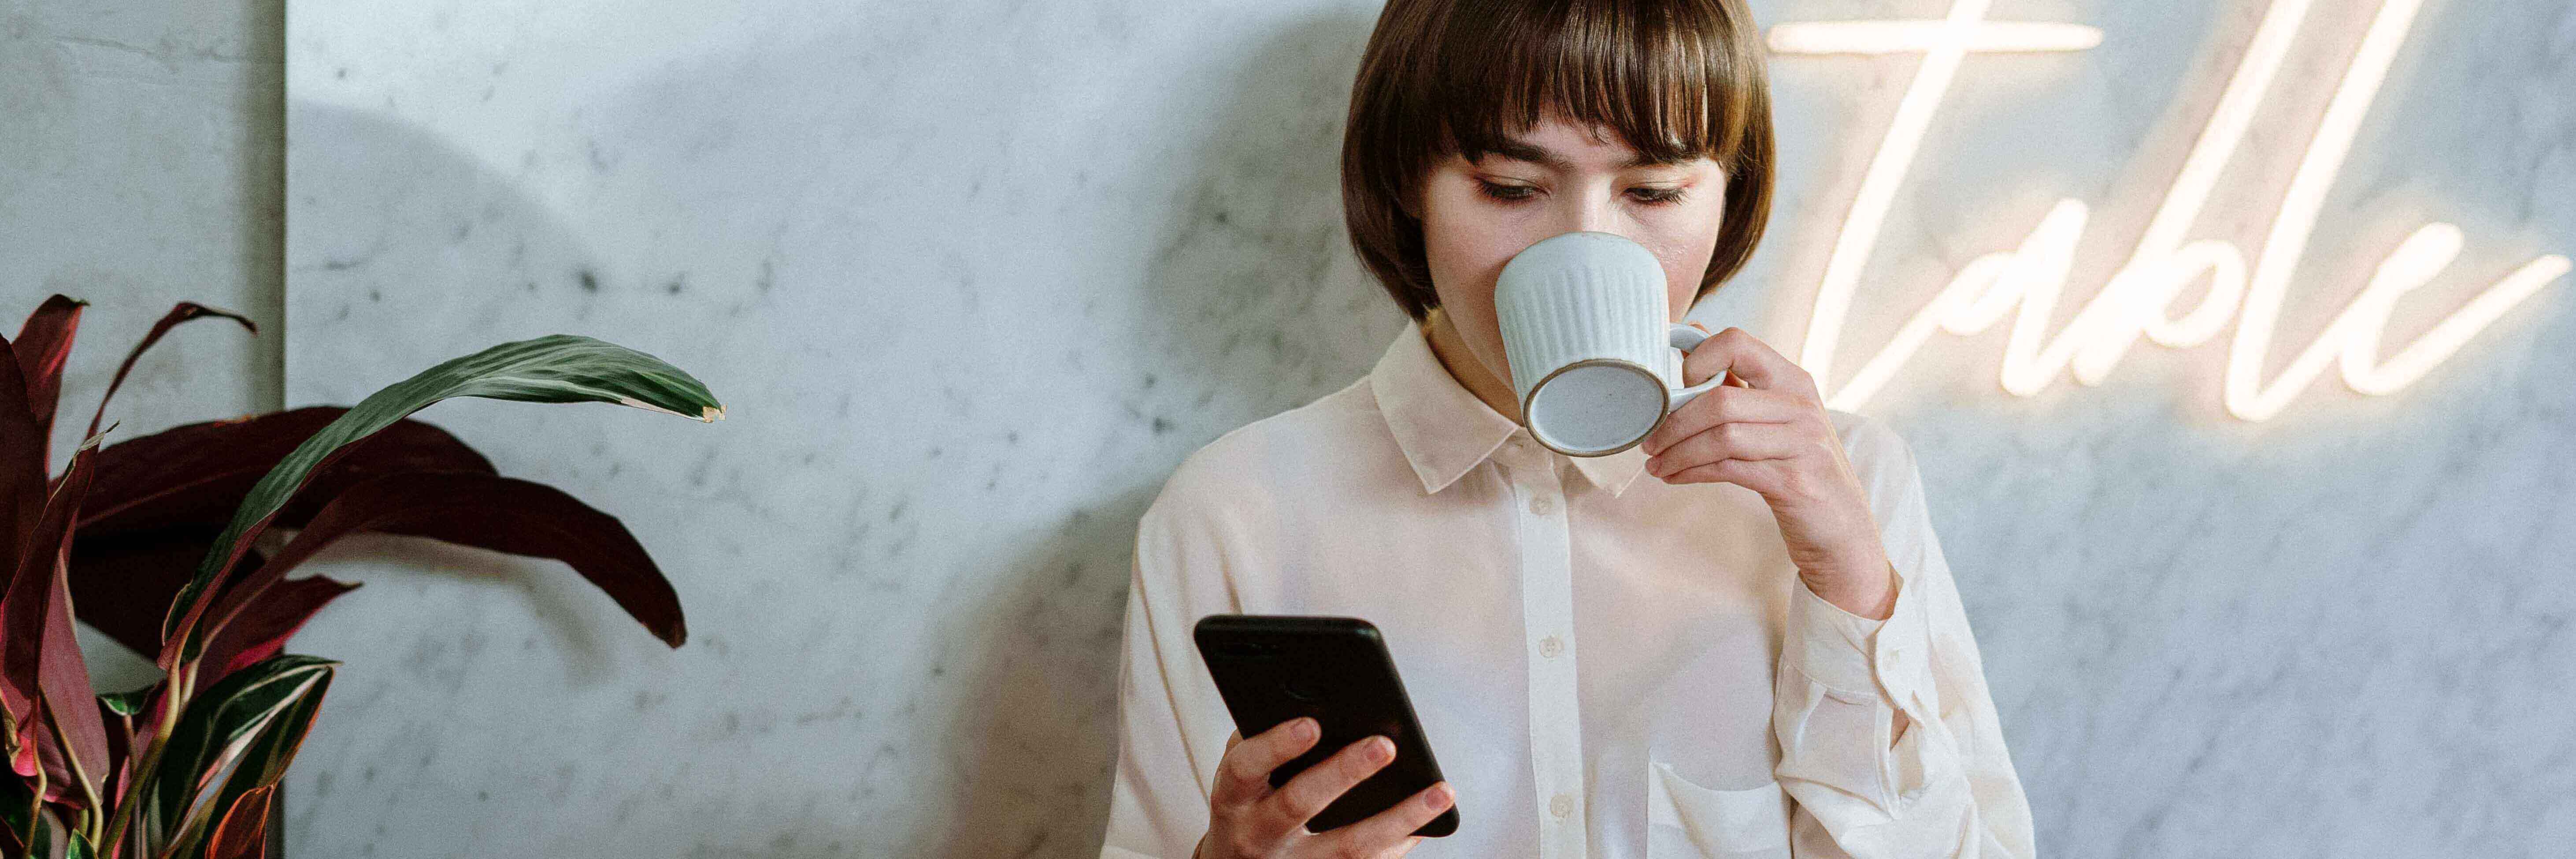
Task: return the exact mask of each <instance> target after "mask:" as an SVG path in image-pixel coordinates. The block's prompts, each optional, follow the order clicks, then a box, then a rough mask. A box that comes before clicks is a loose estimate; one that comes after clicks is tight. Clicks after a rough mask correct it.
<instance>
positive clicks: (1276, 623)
mask: <svg viewBox="0 0 2576 859" xmlns="http://www.w3.org/2000/svg"><path fill="white" fill-rule="evenodd" d="M1192 637H1194V638H1196V639H1197V641H1198V646H1199V656H1200V658H1202V659H1205V660H1207V665H1208V673H1209V674H1210V675H1212V676H1214V677H1215V678H1216V689H1217V694H1219V695H1222V696H1224V698H1225V708H1226V710H1228V711H1229V712H1231V713H1233V714H1234V725H1235V727H1236V728H1237V729H1238V730H1241V731H1242V732H1243V735H1244V736H1246V737H1251V736H1255V735H1258V734H1260V733H1261V732H1263V731H1267V730H1270V729H1271V728H1273V727H1275V726H1277V725H1278V724H1279V723H1281V722H1285V721H1288V720H1290V719H1294V718H1297V717H1299V716H1312V717H1314V718H1315V722H1316V724H1317V725H1320V726H1321V727H1322V728H1323V735H1322V737H1321V738H1320V739H1318V740H1316V741H1315V747H1314V748H1312V749H1308V750H1307V751H1306V753H1305V754H1302V755H1298V756H1297V757H1296V759H1294V760H1291V761H1289V762H1287V763H1285V764H1281V765H1280V766H1279V768H1278V769H1275V770H1271V771H1270V785H1271V786H1272V787H1278V786H1280V785H1284V784H1287V783H1288V780H1289V779H1290V778H1293V777H1295V776H1296V775H1297V774H1298V773H1300V772H1304V771H1305V770H1306V768H1307V767H1310V766H1314V765H1315V764H1316V763H1318V762H1321V761H1322V760H1324V759H1325V758H1328V757H1331V756H1332V755H1333V754H1335V753H1337V752H1340V751H1341V750H1342V748H1343V747H1344V746H1348V745H1350V744H1352V743H1356V742H1359V741H1360V740H1362V739H1366V738H1368V737H1370V736H1374V735H1384V736H1385V737H1386V738H1387V739H1390V740H1393V741H1395V760H1393V761H1391V762H1389V763H1388V764H1387V765H1386V768H1384V769H1381V770H1378V771H1377V773H1376V774H1374V775H1371V776H1369V777H1368V778H1367V779H1365V780H1362V781H1361V782H1360V783H1359V784H1357V785H1353V786H1352V787H1351V789H1350V790H1348V791H1345V792H1344V793H1343V794H1342V796H1341V798H1340V799H1336V800H1334V801H1333V802H1332V804H1331V805H1328V806H1325V807H1324V810H1323V811H1321V812H1319V813H1317V814H1316V815H1315V817H1314V818H1313V819H1311V820H1308V821H1306V831H1308V832H1326V831H1330V830H1332V829H1334V828H1336V827H1341V826H1346V825H1349V824H1352V823H1357V822H1359V821H1361V820H1365V819H1367V818H1368V817H1369V816H1371V815H1374V814H1377V813H1378V812H1381V811H1385V810H1387V809H1389V808H1392V807H1394V806H1395V804H1396V803H1399V802H1403V801H1404V800H1405V799H1407V798H1410V797H1412V796H1413V795H1414V794H1415V793H1419V792H1421V790H1422V789H1423V788H1427V787H1430V786H1432V785H1433V784H1437V783H1439V781H1440V764H1439V762H1438V761H1436V760H1434V759H1433V758H1432V757H1431V743H1430V741H1429V740H1428V739H1426V738H1424V737H1423V735H1422V725H1421V723H1419V722H1416V721H1414V718H1413V700H1412V699H1411V698H1409V697H1407V696H1406V695H1405V694H1404V681H1403V679H1402V678H1400V677H1398V676H1397V675H1396V673H1395V659H1394V658H1393V657H1391V656H1389V655H1388V654H1387V651H1386V641H1385V639H1383V638H1380V637H1379V636H1378V633H1377V627H1376V626H1373V625H1371V624H1370V623H1369V622H1368V621H1365V620H1361V619H1359V618H1355V617H1323V616H1307V615H1262V614H1212V615H1208V616H1207V617H1203V618H1200V619H1199V622H1198V625H1197V626H1196V627H1195V628H1194V629H1193V630H1192ZM1456 831H1458V809H1457V806H1456V805H1454V804H1453V805H1451V806H1450V808H1449V809H1448V810H1447V811H1443V812H1441V813H1440V816H1439V817H1436V818H1433V819H1432V821H1431V822H1430V823H1426V824H1423V825H1422V828H1420V829H1416V830H1414V832H1413V834H1415V835H1424V836H1431V837H1435V838H1436V837H1439V836H1443V835H1448V834H1450V833H1453V832H1456Z"/></svg>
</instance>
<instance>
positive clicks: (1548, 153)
mask: <svg viewBox="0 0 2576 859" xmlns="http://www.w3.org/2000/svg"><path fill="white" fill-rule="evenodd" d="M1493 152H1494V154H1496V155H1500V156H1503V157H1505V158H1510V159H1513V160H1516V161H1527V162H1530V163H1532V164H1537V165H1539V166H1541V167H1546V168H1548V169H1551V170H1557V171H1560V172H1562V171H1568V170H1572V169H1574V162H1572V161H1569V160H1567V159H1566V158H1565V156H1562V155H1558V154H1556V152H1555V151H1554V150H1551V149H1548V148H1547V147H1544V146H1540V145H1538V144H1535V143H1530V142H1527V141H1522V140H1514V139H1511V138H1504V139H1503V140H1501V141H1499V142H1497V143H1496V144H1495V145H1494V150H1493ZM1679 163H1681V160H1680V159H1672V158H1656V157H1653V156H1651V155H1648V154H1646V153H1643V152H1640V153H1637V154H1635V155H1632V156H1629V158H1628V160H1626V161H1622V162H1619V168H1620V169H1622V170H1625V169H1628V168H1631V167H1645V166H1650V165H1654V166H1660V165H1667V164H1679Z"/></svg>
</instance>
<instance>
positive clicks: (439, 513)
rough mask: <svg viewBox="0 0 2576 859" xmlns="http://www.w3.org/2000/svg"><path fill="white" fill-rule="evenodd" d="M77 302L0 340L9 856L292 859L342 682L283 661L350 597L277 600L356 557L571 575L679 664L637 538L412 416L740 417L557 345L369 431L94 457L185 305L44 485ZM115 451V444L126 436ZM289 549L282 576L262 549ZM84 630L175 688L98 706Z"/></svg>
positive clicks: (679, 388) (474, 367)
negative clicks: (399, 554) (464, 410)
mask: <svg viewBox="0 0 2576 859" xmlns="http://www.w3.org/2000/svg"><path fill="white" fill-rule="evenodd" d="M86 306H87V305H86V303H85V302H81V301H76V300H73V299H70V298H66V297H64V296H60V295H56V296H53V297H52V298H50V299H48V300H46V301H45V302H44V304H43V305H42V306H40V307H38V308H37V309H36V311H35V313H33V314H32V315H30V316H29V317H28V319H27V320H26V323H25V325H24V326H22V327H21V328H20V329H19V332H18V336H17V338H16V339H15V340H14V341H11V340H0V575H5V576H6V585H7V588H6V590H5V591H0V641H5V646H0V751H5V752H6V754H7V755H8V758H9V771H8V772H6V773H0V856H38V857H52V856H56V855H60V856H65V857H81V858H82V859H87V857H116V859H161V857H180V859H197V857H207V859H231V857H251V856H273V855H276V854H275V851H276V849H277V847H276V844H277V839H276V837H275V833H276V829H277V827H276V826H275V822H276V821H277V820H278V818H279V816H280V813H281V812H282V808H281V806H280V802H279V799H278V793H277V791H278V784H279V779H280V778H281V777H282V776H283V775H284V774H285V772H286V768H287V765H288V764H289V763H291V762H292V761H293V759H294V756H295V752H296V749H297V747H298V745H299V744H300V743H301V742H302V740H303V738H304V735H305V732H306V730H307V729H308V728H309V727H310V726H311V725H312V723H313V719H314V715H315V713H316V712H317V711H318V708H319V707H320V704H321V701H322V697H323V694H324V692H325V691H326V690H328V689H329V687H330V683H331V677H332V673H333V670H334V669H335V668H336V666H338V664H339V663H337V662H334V661H331V660H328V659H322V658H318V657H313V656H304V655H296V654H288V653H283V652H282V649H283V647H284V645H285V643H286V640H287V638H288V637H289V636H291V635H293V634H294V632H295V630H296V629H297V628H298V627H300V626H302V625H303V623H304V621H305V620H306V619H307V618H310V617H311V616H312V615H313V613H314V612H315V611H318V610H320V609H321V608H322V606H323V605H325V604H328V603H329V602H330V601H331V600H333V599H334V598H337V597H338V596H339V595H340V594H342V593H346V592H347V591H349V590H351V589H353V588H355V587H357V586H356V585H353V584H348V583H344V582H339V581H334V580H332V579H330V578H327V577H322V576H311V577H305V578H299V579H288V578H286V574H287V573H288V572H290V571H291V570H293V569H294V568H295V567H296V566H297V565H298V564H300V563H301V562H303V561H304V560H306V559H308V558H310V557H312V556H313V554H314V553H315V552H316V551H318V550H320V549H321V548H323V547H324V546H327V545H329V544H330V543H331V542H332V541H334V540H336V539H338V538H340V537H342V536H346V535H348V534H352V533H357V532H360V531H377V532H387V533H396V534H409V535H415V536H423V537H431V538H434V539H439V540H444V541H448V542H452V543H458V544H463V545H471V546H477V547H482V548H489V549H496V550H500V551H504V552H511V553H515V554H521V555H530V556H537V557H547V558H556V559H560V560H563V561H565V562H566V563H568V564H569V565H571V567H572V568H573V570H574V571H576V572H577V573H579V574H580V575H581V576H583V577H584V578H586V579H588V580H589V581H590V582H591V583H593V584H594V585H596V586H598V587H599V588H600V590H601V591H603V592H605V593H606V594H607V595H608V596H609V597H610V598H611V599H613V600H614V601H616V603H617V604H618V605H619V606H620V607H622V608H624V609H625V610H626V612H627V613H628V614H629V615H631V616H633V617H634V618H635V619H636V620H637V621H638V622H641V623H642V624H643V625H644V627H645V628H646V629H647V630H649V631H651V633H652V634H653V635H654V636H655V637H657V638H659V639H661V640H662V641H664V642H665V643H668V644H669V645H670V646H672V647H678V646H679V645H680V644H681V642H682V641H684V640H685V639H686V638H687V627H686V624H685V622H684V621H683V618H682V615H681V612H680V604H679V597H678V595H677V594H676V593H675V592H674V591H673V590H672V589H671V586H670V583H669V581H667V580H666V579H664V578H663V577H662V574H661V571H660V570H659V568H657V567H656V566H655V565H654V563H653V559H652V558H651V556H649V555H648V554H646V553H645V551H644V548H643V547H642V546H641V545H640V544H638V543H637V542H636V540H635V538H634V536H633V535H632V534H630V533H628V531H627V530H626V528H625V526H624V525H622V524H620V523H619V522H618V521H617V519H616V518H615V517H612V516H609V515H607V514H605V513H602V512H600V511H598V510H595V509H592V508H591V507H590V506H588V505H586V504H583V503H582V502H580V501H579V500H576V499H574V498H573V497H571V496H570V495H566V494H564V493H563V492H561V491H559V490H556V489H554V488H552V487H548V486H545V485H543V484H539V483H533V482H529V481H524V480H517V479H513V478H508V477H503V476H501V475H499V474H498V473H496V472H495V471H494V469H493V468H492V464H491V463H490V462H489V461H487V460H485V459H484V458H483V456H482V455H480V454H478V453H476V452H475V451H474V450H473V449H472V448H470V447H467V446H466V445H465V444H464V443H463V442H461V441H458V440H457V439H456V437H454V436H452V435H449V434H448V433H446V432H444V431H442V430H440V429H438V428H437V427H433V426H430V425H428V424H425V423H421V422H419V421H415V420H411V419H410V418H409V415H411V414H412V413H413V412H416V411H418V410H420V409H421V408H423V407H425V406H428V405H429V404H431V403H435V402H437V401H439V400H442V399H446V398H449V397H488V398H493V399H503V400H520V401H527V402H543V403H570V402H607V403H617V404H620V405H627V406H633V407H637V408H642V409H647V410H651V411H658V412H666V413H671V414H678V415H682V416H685V417H691V418H696V419H699V420H702V421H714V420H717V419H719V418H722V417H723V416H724V409H723V406H722V405H720V404H719V403H717V402H716V400H715V397H714V396H713V395H711V394H709V393H708V392H707V389H706V386H704V385H702V384H700V383H699V382H698V380H696V379H694V378H692V377H690V376H689V374H688V373H685V372H682V371H681V370H680V369H678V368H676V367H673V366H671V365H669V364H666V363H663V362H662V361H661V360H659V359H656V358H654V357H653V356H650V355H646V354H644V353H641V352H637V351H635V350H632V349H627V348H625V347H622V346H618V345H615V344H611V343H606V342H602V341H599V340H594V339H591V338H588V337H580V336H574V335H564V334H556V335H550V336H546V337H539V338H535V339H532V340H522V341H516V342H511V343H503V344H500V345H497V346H493V347H491V348H489V349H485V350H483V351H481V352H476V353H474V354H471V355H466V356H463V357H460V358H456V359H453V360H450V361H447V362H445V363H442V364H439V365H438V366H435V367H431V368H429V369H428V370H424V371H422V372H421V373H420V374H418V375H415V376H413V377H411V378H409V379H406V380H403V381H401V382H397V383H395V384H393V385H391V386H389V387H386V388H384V389H382V390H379V391H377V392H375V393H374V394H372V395H370V396H368V397H367V398H366V399H364V400H362V401H360V402H359V403H358V404H356V405H354V406H348V407H338V406H317V407H310V408H301V409H292V410H287V411H281V412H275V413H270V414H263V415H252V416H246V417H242V418H237V419H233V420H224V421H213V422H208V423H199V424H190V425H187V426H181V427H176V428H173V429H170V430H168V431H165V432H161V433H157V434H154V435H150V436H145V437H142V438H137V439H132V440H129V441H124V442H121V443H118V444H114V445H106V446H101V444H100V441H101V439H102V437H103V435H104V433H102V432H100V430H99V426H98V425H99V420H100V418H101V417H103V416H104V415H105V414H106V410H107V403H108V400H109V398H111V397H113V396H114V395H115V393H116V389H117V387H118V386H120V385H122V384H123V383H124V381H125V376H126V374H127V373H128V372H129V371H131V370H132V369H133V367H134V361H135V359H136V358H137V357H140V356H141V355H142V354H143V353H144V351H145V350H148V349H150V348H151V346H152V344H153V343H154V342H156V341H158V340H159V339H160V338H161V336H162V335H163V334H165V333H167V332H168V331H169V330H170V329H171V328H172V327H174V326H177V325H179V324H181V323H184V322H187V321H189V320H192V319H204V318H223V319H231V320H234V321H236V322H239V323H240V324H241V325H242V326H243V327H245V328H251V329H252V330H253V331H254V333H255V332H256V330H257V329H256V328H255V327H254V326H252V325H251V322H250V320H248V319H246V318H244V317H242V316H240V315H239V314H234V313H230V312H226V311H222V310H218V309H214V308H210V307H206V306H203V305H198V304H194V303H185V302H183V303H181V304H179V305H178V306H176V307H174V308H172V309H171V310H170V312H169V313H168V314H167V315H165V316H164V317H162V319H161V320H160V322H159V323H158V324H155V325H154V326H153V327H152V329H151V331H150V333H148V334H146V335H145V336H144V338H143V340H142V342H141V343H139V344H137V345H136V346H135V347H134V349H133V351H132V352H131V353H129V354H128V355H127V356H126V358H125V362H124V363H123V364H122V365H121V366H119V367H118V368H117V371H116V375H115V376H114V377H113V378H112V379H111V380H110V381H109V383H108V387H107V390H106V391H105V392H103V393H102V394H101V395H100V397H99V405H98V411H97V412H96V413H94V414H93V415H92V416H91V418H90V424H89V428H88V431H87V432H86V433H85V434H84V435H85V439H86V440H84V441H83V442H82V443H81V445H80V447H79V449H78V450H76V451H75V452H74V453H73V455H72V457H71V461H70V463H69V465H68V466H67V467H65V469H64V470H63V473H62V474H60V475H58V476H53V477H51V478H48V477H47V475H46V473H45V470H46V465H47V463H48V462H50V452H49V451H48V450H47V447H48V445H49V439H50V438H51V434H52V429H53V422H54V416H55V406H56V404H57V402H58V400H59V394H60V386H61V379H62V370H63V364H64V359H65V358H66V357H67V356H68V355H69V354H70V352H71V345H72V339H73V332H74V331H75V330H76V329H77V327H78V322H79V319H80V314H81V312H82V309H83V308H84V307H86ZM110 429H111V430H112V429H113V427H111V428H110ZM271 529H295V530H296V533H295V535H294V536H293V538H291V539H287V540H284V541H283V545H282V547H280V548H277V550H276V551H275V553H274V554H273V555H271V554H267V553H264V552H262V551H260V549H259V548H258V547H257V546H255V545H254V542H255V541H256V540H258V539H259V538H260V537H261V535H262V534H265V533H267V532H268V531H270V530H271ZM74 618H78V619H79V620H81V621H84V622H87V623H89V624H90V625H91V626H92V627H94V628H96V629H98V630H99V631H100V632H102V633H105V634H106V635H108V636H109V637H111V638H114V639H115V640H117V641H118V642H121V643H122V644H124V645H125V646H127V647H129V648H133V649H134V650H135V651H136V652H137V653H142V654H150V655H157V658H156V659H155V663H156V664H157V665H158V667H159V668H160V669H161V673H162V675H163V676H162V678H161V679H160V680H159V681H157V682H154V683H153V684H151V685H149V686H146V687H144V688H141V689H132V690H123V691H118V692H113V693H109V694H98V693H97V692H96V690H94V689H92V688H91V684H90V679H89V673H88V669H87V666H86V664H85V661H84V659H83V657H82V655H81V652H80V649H79V647H78V646H77V645H76V644H75V642H74V639H73V634H72V621H73V619H74Z"/></svg>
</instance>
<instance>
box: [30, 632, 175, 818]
mask: <svg viewBox="0 0 2576 859" xmlns="http://www.w3.org/2000/svg"><path fill="white" fill-rule="evenodd" d="M178 669H179V670H177V671H172V672H170V677H169V680H168V682H169V684H170V685H169V688H167V689H165V690H163V691H162V694H161V720H160V721H159V722H158V723H155V724H154V725H153V726H152V742H151V743H150V744H149V745H146V746H144V747H143V755H142V756H141V757H138V758H135V759H134V778H133V779H132V780H130V781H128V782H127V784H126V788H125V801H124V802H120V803H117V804H116V814H115V815H114V816H113V817H111V818H109V819H108V823H107V840H106V841H105V842H102V843H104V844H111V845H112V844H117V843H118V841H119V839H120V838H122V837H123V836H124V835H125V825H126V823H128V822H129V821H131V820H132V819H133V818H134V815H135V814H136V812H135V810H134V807H135V806H138V805H141V804H143V800H144V796H143V791H144V789H145V788H146V787H148V786H150V785H151V784H152V776H153V775H154V771H155V770H157V769H159V768H160V766H161V749H162V747H163V746H167V745H169V744H170V735H171V734H173V733H176V732H177V730H178V725H179V714H180V713H182V712H185V710H184V708H185V707H186V706H187V703H188V696H189V693H190V691H192V690H190V689H189V687H190V686H192V685H194V684H192V683H190V682H188V681H189V680H191V679H193V678H195V677H196V674H197V666H196V663H193V662H182V663H180V664H179V666H178ZM40 774H41V772H40ZM38 795H39V796H42V795H43V794H41V793H39V794H38ZM110 849H114V848H110ZM151 849H152V847H151V845H150V844H147V843H145V839H142V838H137V839H135V851H136V853H137V855H136V856H133V857H120V859H144V857H143V854H148V853H150V852H151Z"/></svg>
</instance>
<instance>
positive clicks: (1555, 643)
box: [1538, 635, 1565, 659]
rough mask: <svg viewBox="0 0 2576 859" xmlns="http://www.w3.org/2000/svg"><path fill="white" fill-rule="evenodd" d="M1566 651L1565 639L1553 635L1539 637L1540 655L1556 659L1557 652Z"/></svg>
mask: <svg viewBox="0 0 2576 859" xmlns="http://www.w3.org/2000/svg"><path fill="white" fill-rule="evenodd" d="M1564 652H1565V639H1562V638H1558V637H1556V636H1553V635H1551V636H1548V637H1546V638H1542V639H1539V641H1538V655H1540V656H1544V657H1547V658H1549V659H1555V658H1556V655H1557V654H1559V653H1564Z"/></svg>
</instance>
